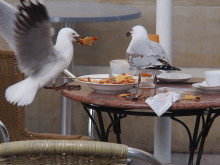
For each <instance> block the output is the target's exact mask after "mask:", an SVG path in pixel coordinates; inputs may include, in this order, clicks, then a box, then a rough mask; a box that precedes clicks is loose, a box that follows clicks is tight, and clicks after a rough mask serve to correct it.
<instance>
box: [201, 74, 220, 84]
mask: <svg viewBox="0 0 220 165" xmlns="http://www.w3.org/2000/svg"><path fill="white" fill-rule="evenodd" d="M204 75H205V81H206V84H207V85H208V86H220V70H212V71H205V72H204Z"/></svg>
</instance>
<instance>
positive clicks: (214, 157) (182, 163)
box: [172, 153, 220, 165]
mask: <svg viewBox="0 0 220 165" xmlns="http://www.w3.org/2000/svg"><path fill="white" fill-rule="evenodd" d="M188 156H189V155H188V154H187V153H172V165H187V163H188ZM194 159H196V157H195V158H194ZM200 165H220V153H219V154H203V155H202V159H201V162H200Z"/></svg>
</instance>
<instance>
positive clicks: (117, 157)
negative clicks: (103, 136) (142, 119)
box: [0, 140, 162, 165]
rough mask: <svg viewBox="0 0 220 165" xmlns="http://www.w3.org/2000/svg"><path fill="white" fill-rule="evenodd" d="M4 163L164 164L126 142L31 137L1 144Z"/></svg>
mask: <svg viewBox="0 0 220 165" xmlns="http://www.w3.org/2000/svg"><path fill="white" fill-rule="evenodd" d="M0 156H1V158H2V160H1V163H2V164H5V165H6V164H80V165H83V164H90V165H93V164H95V165H97V164H114V165H117V164H120V165H123V164H127V163H128V164H129V165H132V164H138V165H162V164H161V163H160V162H159V161H158V160H157V159H155V158H154V156H152V155H151V154H150V153H148V152H145V151H142V150H139V149H136V148H130V147H127V146H126V145H122V144H115V143H108V142H97V141H81V140H31V141H30V140H28V141H17V142H9V143H2V144H0Z"/></svg>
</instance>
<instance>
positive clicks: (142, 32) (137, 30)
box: [126, 25, 148, 37]
mask: <svg viewBox="0 0 220 165" xmlns="http://www.w3.org/2000/svg"><path fill="white" fill-rule="evenodd" d="M126 36H127V37H129V36H132V37H134V36H135V37H139V36H146V37H148V35H147V30H146V29H145V28H144V27H143V26H141V25H137V26H134V27H133V28H132V30H131V31H130V32H128V33H126Z"/></svg>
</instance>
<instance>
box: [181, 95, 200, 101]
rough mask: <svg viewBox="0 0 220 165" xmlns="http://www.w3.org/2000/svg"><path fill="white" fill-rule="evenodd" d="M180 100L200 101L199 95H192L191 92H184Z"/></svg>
mask: <svg viewBox="0 0 220 165" xmlns="http://www.w3.org/2000/svg"><path fill="white" fill-rule="evenodd" d="M182 100H192V101H200V96H193V95H191V94H186V95H185V96H184V97H183V98H182Z"/></svg>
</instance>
